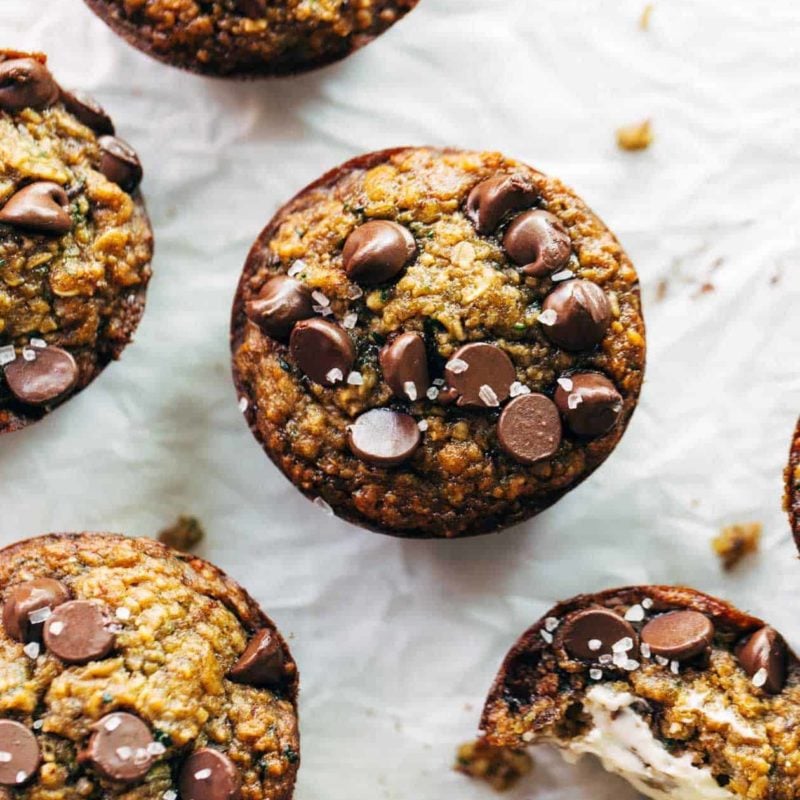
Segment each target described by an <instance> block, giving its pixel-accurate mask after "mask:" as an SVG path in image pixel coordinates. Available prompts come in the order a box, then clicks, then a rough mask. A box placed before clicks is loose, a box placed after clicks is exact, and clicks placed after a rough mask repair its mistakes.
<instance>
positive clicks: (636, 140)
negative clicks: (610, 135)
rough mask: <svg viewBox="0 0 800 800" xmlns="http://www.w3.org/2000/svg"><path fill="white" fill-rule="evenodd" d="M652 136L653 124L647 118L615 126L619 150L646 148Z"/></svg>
mask: <svg viewBox="0 0 800 800" xmlns="http://www.w3.org/2000/svg"><path fill="white" fill-rule="evenodd" d="M654 138H655V137H654V136H653V126H652V124H651V123H650V120H649V119H646V120H644V121H642V122H634V123H631V124H630V125H623V126H622V127H621V128H617V146H618V147H619V148H620V150H628V151H635V150H646V149H647V148H648V147H650V145H651V144H652V143H653V139H654Z"/></svg>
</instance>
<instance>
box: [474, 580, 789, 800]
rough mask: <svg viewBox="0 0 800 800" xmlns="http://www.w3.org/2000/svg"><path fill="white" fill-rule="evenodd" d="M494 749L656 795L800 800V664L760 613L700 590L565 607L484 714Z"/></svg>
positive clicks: (533, 636)
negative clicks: (553, 751)
mask: <svg viewBox="0 0 800 800" xmlns="http://www.w3.org/2000/svg"><path fill="white" fill-rule="evenodd" d="M481 726H482V731H483V733H484V735H485V737H486V740H487V741H488V743H489V744H490V745H494V746H500V747H512V748H518V747H525V746H528V745H533V744H539V743H543V742H546V743H549V744H555V745H556V746H557V747H559V748H561V750H562V753H563V755H564V757H565V758H566V759H567V760H569V761H574V760H576V759H577V758H578V757H579V756H580V755H581V754H583V753H591V754H593V755H596V756H598V757H599V758H600V759H601V760H602V762H603V766H604V767H605V768H606V769H607V770H609V771H610V772H614V773H616V774H618V775H621V776H622V777H624V778H626V779H627V780H628V781H629V782H630V783H631V784H632V785H633V786H634V787H635V788H636V789H637V790H638V791H639V792H641V793H642V794H643V795H646V796H647V797H652V798H656V800H667V798H675V800H687V799H688V798H697V800H700V799H701V798H702V800H730V798H748V800H794V798H797V797H798V796H800V747H798V745H799V744H800V665H798V661H797V658H796V657H795V655H794V653H792V652H791V650H790V649H789V648H788V647H787V645H786V642H785V641H784V639H783V638H782V636H781V635H780V634H779V633H778V632H777V631H776V630H775V629H774V628H771V627H770V626H769V625H766V624H765V623H764V622H762V621H761V620H759V619H756V618H755V617H751V616H749V615H748V614H744V613H742V612H741V611H738V610H737V609H735V608H733V606H731V605H729V604H728V603H725V602H723V601H721V600H717V599H716V598H713V597H709V596H708V595H705V594H701V593H700V592H696V591H694V590H692V589H684V588H675V587H664V586H638V587H629V588H625V589H615V590H610V591H606V592H601V593H600V594H596V595H581V596H579V597H576V598H573V599H572V600H568V601H566V602H564V603H561V604H559V605H558V606H556V607H555V608H554V609H552V610H551V611H550V612H549V613H548V614H546V615H545V616H544V617H543V618H542V619H541V620H539V622H537V623H536V624H535V625H534V626H533V627H532V628H530V630H528V631H527V632H526V633H525V634H523V636H522V638H521V639H520V640H519V641H518V642H517V643H516V644H515V645H514V647H513V648H512V650H511V652H510V653H509V654H508V656H507V657H506V659H505V662H504V663H503V666H502V668H501V669H500V673H499V674H498V676H497V679H496V680H495V683H494V686H493V687H492V690H491V692H490V694H489V698H488V700H487V703H486V707H485V709H484V712H483V719H482V723H481Z"/></svg>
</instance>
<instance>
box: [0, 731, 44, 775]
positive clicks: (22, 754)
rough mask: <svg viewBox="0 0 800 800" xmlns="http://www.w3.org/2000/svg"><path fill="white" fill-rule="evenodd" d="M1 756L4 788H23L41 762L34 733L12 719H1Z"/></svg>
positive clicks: (0, 770) (0, 773)
mask: <svg viewBox="0 0 800 800" xmlns="http://www.w3.org/2000/svg"><path fill="white" fill-rule="evenodd" d="M0 756H2V757H0V784H2V785H3V786H21V785H22V784H23V783H25V782H26V781H27V780H28V779H29V778H30V777H31V776H32V775H33V774H34V773H35V772H36V770H37V769H38V768H39V761H40V760H41V753H40V751H39V743H38V742H37V741H36V737H35V736H34V735H33V732H32V731H30V730H29V729H28V728H26V727H25V726H24V725H23V724H22V723H20V722H15V721H14V720H10V719H0Z"/></svg>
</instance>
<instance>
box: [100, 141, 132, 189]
mask: <svg viewBox="0 0 800 800" xmlns="http://www.w3.org/2000/svg"><path fill="white" fill-rule="evenodd" d="M97 142H98V144H99V145H100V172H102V173H103V175H105V176H106V178H108V179H109V180H110V181H111V182H112V183H116V184H117V186H119V187H120V188H121V189H123V190H125V191H126V192H129V193H130V192H132V191H133V190H134V189H135V188H136V187H137V186H138V185H139V184H140V183H141V182H142V174H143V173H142V164H141V162H140V161H139V156H137V155H136V151H135V150H134V149H133V148H132V147H131V146H130V145H129V144H128V143H127V142H125V141H123V140H122V139H119V138H118V137H116V136H101V137H100V138H99V139H98V140H97Z"/></svg>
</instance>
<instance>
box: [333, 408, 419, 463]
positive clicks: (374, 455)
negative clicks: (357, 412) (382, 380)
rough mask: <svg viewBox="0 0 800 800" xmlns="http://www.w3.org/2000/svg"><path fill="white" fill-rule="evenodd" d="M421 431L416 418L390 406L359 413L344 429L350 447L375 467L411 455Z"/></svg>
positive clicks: (416, 446)
mask: <svg viewBox="0 0 800 800" xmlns="http://www.w3.org/2000/svg"><path fill="white" fill-rule="evenodd" d="M421 439H422V434H421V433H420V430H419V427H418V426H417V423H416V420H415V419H414V418H413V417H411V416H409V415H408V414H401V413H400V412H399V411H392V410H391V409H389V408H373V409H372V410H371V411H367V412H366V413H364V414H362V415H361V416H360V417H359V418H358V419H357V420H356V421H355V422H354V423H353V425H351V426H350V428H349V429H348V431H347V442H348V444H349V445H350V449H351V450H352V451H353V453H354V454H355V455H356V456H358V457H359V458H360V459H362V461H366V462H367V463H369V464H374V465H375V466H376V467H392V466H395V465H396V464H402V463H403V461H406V460H407V459H409V458H411V456H412V455H414V451H415V450H416V449H417V448H418V447H419V443H420V440H421Z"/></svg>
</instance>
